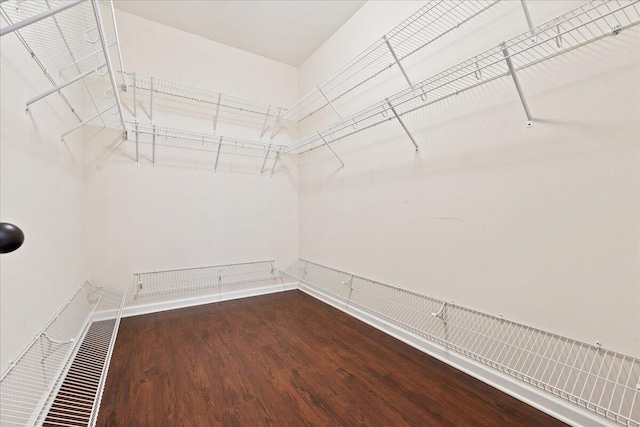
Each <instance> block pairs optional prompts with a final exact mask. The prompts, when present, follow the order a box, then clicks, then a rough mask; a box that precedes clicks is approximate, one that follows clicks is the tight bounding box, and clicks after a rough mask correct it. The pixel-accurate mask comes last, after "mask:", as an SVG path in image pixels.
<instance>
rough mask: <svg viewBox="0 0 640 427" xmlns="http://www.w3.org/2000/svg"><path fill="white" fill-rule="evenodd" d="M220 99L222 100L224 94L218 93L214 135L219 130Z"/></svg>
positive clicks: (214, 117)
mask: <svg viewBox="0 0 640 427" xmlns="http://www.w3.org/2000/svg"><path fill="white" fill-rule="evenodd" d="M220 98H222V94H221V93H218V102H217V103H216V114H215V115H214V116H213V133H216V129H217V128H218V114H220Z"/></svg>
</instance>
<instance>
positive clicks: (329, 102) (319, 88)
mask: <svg viewBox="0 0 640 427" xmlns="http://www.w3.org/2000/svg"><path fill="white" fill-rule="evenodd" d="M317 88H318V90H319V91H320V93H321V94H322V96H324V99H326V100H327V103H328V104H329V105H330V106H331V108H332V109H333V112H334V113H336V115H337V116H338V118H340V121H343V122H344V119H343V118H342V116H341V115H340V113H338V110H336V107H335V106H334V105H333V102H331V100H330V99H329V97H328V96H327V95H326V94H325V93H324V92H323V90H322V88H321V87H320V86H319V85H318V86H317Z"/></svg>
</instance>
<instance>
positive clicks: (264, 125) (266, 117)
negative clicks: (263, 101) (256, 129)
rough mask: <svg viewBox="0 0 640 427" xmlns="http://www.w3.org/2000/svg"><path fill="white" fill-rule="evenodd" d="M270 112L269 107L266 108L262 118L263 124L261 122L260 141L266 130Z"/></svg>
mask: <svg viewBox="0 0 640 427" xmlns="http://www.w3.org/2000/svg"><path fill="white" fill-rule="evenodd" d="M270 111H271V105H269V106H268V107H267V114H266V115H265V116H264V122H262V130H261V131H260V139H262V137H263V136H264V132H265V130H266V129H267V120H269V112H270Z"/></svg>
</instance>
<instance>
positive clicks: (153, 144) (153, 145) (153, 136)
mask: <svg viewBox="0 0 640 427" xmlns="http://www.w3.org/2000/svg"><path fill="white" fill-rule="evenodd" d="M155 165H156V125H153V131H152V132H151V166H154V167H155Z"/></svg>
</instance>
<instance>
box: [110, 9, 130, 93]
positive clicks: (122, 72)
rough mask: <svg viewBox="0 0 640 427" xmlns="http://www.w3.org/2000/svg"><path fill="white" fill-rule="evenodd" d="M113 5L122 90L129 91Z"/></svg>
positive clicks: (112, 17) (112, 16) (114, 30)
mask: <svg viewBox="0 0 640 427" xmlns="http://www.w3.org/2000/svg"><path fill="white" fill-rule="evenodd" d="M109 4H110V5H111V19H113V33H114V34H115V37H116V45H117V46H118V61H120V74H121V75H122V88H123V90H127V82H126V81H125V79H124V62H122V52H121V51H120V37H119V36H118V24H117V23H116V11H115V9H114V7H113V1H110V2H109Z"/></svg>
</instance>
